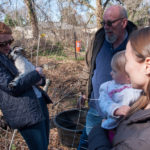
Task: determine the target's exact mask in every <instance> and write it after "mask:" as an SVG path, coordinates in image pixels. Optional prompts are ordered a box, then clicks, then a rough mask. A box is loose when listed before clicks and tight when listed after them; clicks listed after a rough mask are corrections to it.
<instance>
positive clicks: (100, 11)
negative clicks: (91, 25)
mask: <svg viewBox="0 0 150 150" xmlns="http://www.w3.org/2000/svg"><path fill="white" fill-rule="evenodd" d="M101 1H102V0H96V21H97V28H98V29H99V28H101V21H102V19H103V8H102V2H101Z"/></svg>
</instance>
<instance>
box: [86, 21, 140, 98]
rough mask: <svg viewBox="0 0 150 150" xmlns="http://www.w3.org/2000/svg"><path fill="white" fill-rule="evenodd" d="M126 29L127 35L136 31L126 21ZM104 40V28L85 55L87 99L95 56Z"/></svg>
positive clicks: (97, 33)
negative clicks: (87, 75) (87, 74)
mask: <svg viewBox="0 0 150 150" xmlns="http://www.w3.org/2000/svg"><path fill="white" fill-rule="evenodd" d="M126 29H127V32H128V34H130V33H131V32H132V31H133V30H135V29H137V27H136V26H135V25H134V24H133V23H132V22H130V21H128V25H127V28H126ZM104 39H105V32H104V28H101V29H99V30H98V31H97V32H96V34H95V36H94V38H93V40H92V41H91V42H90V43H89V46H88V50H87V53H86V65H87V68H88V71H87V72H88V73H89V77H88V83H87V93H86V95H87V97H88V98H90V96H91V91H92V84H91V79H92V76H93V72H94V69H95V61H96V56H97V54H98V52H99V51H100V49H101V47H102V45H103V42H104Z"/></svg>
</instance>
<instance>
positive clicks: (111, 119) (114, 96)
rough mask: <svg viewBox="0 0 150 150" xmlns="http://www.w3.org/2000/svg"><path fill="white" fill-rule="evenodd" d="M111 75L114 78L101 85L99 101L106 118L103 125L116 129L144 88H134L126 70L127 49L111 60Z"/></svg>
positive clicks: (103, 126)
mask: <svg viewBox="0 0 150 150" xmlns="http://www.w3.org/2000/svg"><path fill="white" fill-rule="evenodd" d="M111 67H112V71H111V76H112V78H113V80H111V81H108V82H105V83H103V84H102V85H101V86H100V90H99V93H100V96H99V99H98V103H99V106H100V109H101V111H102V113H103V114H104V118H105V119H104V120H103V121H102V124H101V127H102V128H104V129H114V128H116V127H117V126H118V124H119V122H120V121H121V119H122V117H123V116H125V115H126V114H127V112H128V111H129V109H130V105H132V103H134V102H135V101H136V100H137V99H138V98H139V97H140V95H141V92H142V90H139V89H133V88H132V87H131V84H130V80H129V77H128V75H127V74H126V72H125V51H121V52H118V53H117V54H115V55H114V56H113V58H112V61H111Z"/></svg>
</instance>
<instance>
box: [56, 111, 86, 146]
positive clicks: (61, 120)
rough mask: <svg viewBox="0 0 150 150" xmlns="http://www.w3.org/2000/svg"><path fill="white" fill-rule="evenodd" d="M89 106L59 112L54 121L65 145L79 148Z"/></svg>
mask: <svg viewBox="0 0 150 150" xmlns="http://www.w3.org/2000/svg"><path fill="white" fill-rule="evenodd" d="M86 113H87V108H84V109H72V110H67V111H64V112H61V113H59V114H58V115H57V116H56V117H55V119H54V123H55V125H56V127H57V129H58V135H59V138H60V141H61V143H62V144H63V145H65V146H68V147H72V148H77V147H78V144H79V140H80V135H81V134H82V129H83V128H84V125H85V120H86Z"/></svg>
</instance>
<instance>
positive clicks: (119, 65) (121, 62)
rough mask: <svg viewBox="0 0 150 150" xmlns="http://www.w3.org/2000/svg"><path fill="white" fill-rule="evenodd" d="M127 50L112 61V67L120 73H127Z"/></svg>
mask: <svg viewBox="0 0 150 150" xmlns="http://www.w3.org/2000/svg"><path fill="white" fill-rule="evenodd" d="M125 63H126V60H125V50H123V51H121V52H117V53H116V54H115V55H114V56H113V58H112V60H111V67H112V68H115V69H117V70H118V71H121V72H125Z"/></svg>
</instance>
